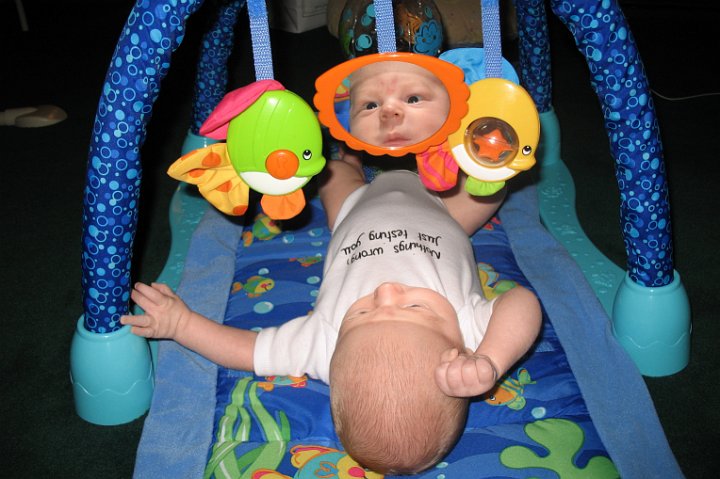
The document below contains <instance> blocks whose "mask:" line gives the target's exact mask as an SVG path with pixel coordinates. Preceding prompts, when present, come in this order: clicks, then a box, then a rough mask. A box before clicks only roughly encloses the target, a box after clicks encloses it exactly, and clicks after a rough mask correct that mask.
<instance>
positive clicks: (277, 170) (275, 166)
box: [265, 150, 300, 180]
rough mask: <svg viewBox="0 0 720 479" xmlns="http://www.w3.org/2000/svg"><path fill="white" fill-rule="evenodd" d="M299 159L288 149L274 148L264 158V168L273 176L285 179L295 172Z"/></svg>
mask: <svg viewBox="0 0 720 479" xmlns="http://www.w3.org/2000/svg"><path fill="white" fill-rule="evenodd" d="M299 166H300V161H299V160H298V157H297V155H295V153H293V152H292V151H290V150H275V151H273V152H272V153H270V154H269V155H268V156H267V158H266V159H265V168H266V169H267V171H268V173H270V174H271V175H272V176H273V178H277V179H278V180H287V179H288V178H292V177H293V176H295V173H297V170H298V167H299Z"/></svg>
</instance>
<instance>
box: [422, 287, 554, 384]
mask: <svg viewBox="0 0 720 479" xmlns="http://www.w3.org/2000/svg"><path fill="white" fill-rule="evenodd" d="M541 322H542V313H541V311H540V303H539V302H538V300H537V298H536V297H535V295H534V294H533V293H531V292H530V291H529V290H527V289H525V288H523V287H522V286H516V287H515V288H513V289H511V290H510V291H508V292H506V293H504V294H502V295H501V296H500V297H498V298H497V299H496V300H495V304H494V307H493V313H492V316H491V317H490V322H489V323H488V328H487V331H486V333H485V337H483V340H482V341H481V343H480V345H479V346H478V348H477V350H476V351H475V352H472V351H471V350H466V351H462V352H461V351H458V350H457V349H451V350H448V351H445V352H444V353H443V355H442V357H441V359H440V361H441V363H440V366H438V368H437V370H436V372H435V380H436V382H437V384H438V386H439V387H440V389H441V390H442V391H443V392H444V393H445V394H447V395H448V396H455V397H474V396H479V395H480V394H483V393H485V392H487V391H489V390H490V389H491V388H492V387H493V386H494V385H495V382H496V381H497V379H499V378H500V377H501V376H502V375H503V374H505V373H506V372H507V371H508V369H510V367H511V366H512V365H513V364H515V363H516V362H517V361H518V360H519V359H520V358H521V357H522V356H523V355H524V354H525V353H526V352H527V351H528V349H530V346H532V344H533V342H534V341H535V339H536V338H537V335H538V333H539V331H540V325H541Z"/></svg>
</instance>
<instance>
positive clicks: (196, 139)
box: [182, 130, 218, 155]
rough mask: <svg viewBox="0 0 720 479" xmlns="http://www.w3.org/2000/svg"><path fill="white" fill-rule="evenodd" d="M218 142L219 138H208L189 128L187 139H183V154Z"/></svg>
mask: <svg viewBox="0 0 720 479" xmlns="http://www.w3.org/2000/svg"><path fill="white" fill-rule="evenodd" d="M217 142H218V140H214V139H212V138H208V137H207V136H200V135H196V134H195V133H193V132H192V131H190V130H188V132H187V135H186V136H185V141H183V145H182V154H183V155H184V154H186V153H190V152H191V151H193V150H197V149H198V148H205V147H206V146H210V145H212V144H213V143H217Z"/></svg>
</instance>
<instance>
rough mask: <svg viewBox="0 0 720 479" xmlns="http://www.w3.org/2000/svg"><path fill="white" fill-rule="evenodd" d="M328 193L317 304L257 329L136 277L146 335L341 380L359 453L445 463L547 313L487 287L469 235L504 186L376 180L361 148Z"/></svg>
mask: <svg viewBox="0 0 720 479" xmlns="http://www.w3.org/2000/svg"><path fill="white" fill-rule="evenodd" d="M324 173H325V174H324V178H322V183H321V185H320V197H321V200H322V203H323V206H324V208H325V211H326V213H327V218H328V225H329V227H330V229H331V230H332V232H333V234H332V238H331V241H330V244H329V247H328V252H327V255H326V258H325V265H324V273H323V274H324V278H323V282H322V286H321V287H320V292H319V294H318V297H317V301H316V304H315V309H314V311H313V312H312V314H309V315H307V316H303V317H300V318H295V319H293V320H291V321H289V322H287V323H285V324H283V325H282V326H279V327H271V328H265V329H263V330H261V331H260V332H259V333H256V332H253V331H246V330H241V329H238V328H233V327H228V326H223V325H220V324H218V323H215V322H214V321H212V320H210V319H207V318H204V317H202V316H200V315H199V314H197V313H195V312H193V311H191V310H190V309H188V307H187V306H186V305H185V304H184V303H183V302H182V300H181V299H180V298H179V297H178V296H176V295H175V294H174V293H173V292H172V291H171V290H170V289H169V288H168V287H167V286H165V285H161V284H153V285H152V286H148V285H144V284H137V285H136V287H135V289H134V290H133V292H132V298H133V300H134V301H135V302H136V303H137V304H138V305H139V306H140V307H142V308H143V310H144V311H145V314H144V315H139V316H124V317H123V318H122V322H123V324H129V325H132V331H133V332H134V333H135V334H138V335H141V336H144V337H148V338H170V339H173V340H175V341H177V342H178V343H180V344H182V345H184V346H186V347H188V348H190V349H192V350H194V351H196V352H198V353H199V354H201V355H203V356H205V357H207V358H208V359H210V360H212V361H214V362H216V363H218V364H221V365H223V366H225V367H228V368H233V369H242V370H246V371H254V372H255V373H256V374H258V375H296V376H299V375H302V374H308V375H309V376H311V377H314V378H318V379H320V380H323V381H325V382H326V383H328V384H329V385H330V396H331V407H332V414H333V420H334V422H335V426H336V429H337V433H338V436H339V437H340V440H341V442H342V444H343V446H344V447H345V449H346V451H347V452H348V454H349V455H350V456H351V457H353V458H354V459H355V460H356V461H358V462H359V463H360V464H361V465H363V466H365V467H367V468H369V469H372V470H374V471H376V472H380V473H386V474H388V473H394V474H404V473H415V472H419V471H422V470H424V469H427V468H428V467H431V466H433V465H434V464H435V463H437V462H438V461H439V460H440V459H441V458H442V457H443V456H444V455H445V454H446V453H447V452H448V451H449V450H450V448H451V447H452V446H453V444H454V443H455V442H456V440H457V438H458V437H459V435H460V434H461V433H462V431H463V428H464V424H465V417H466V414H467V407H468V398H472V397H475V396H478V395H480V394H482V393H484V392H487V391H488V390H490V389H491V388H492V387H493V386H494V384H495V383H496V381H497V380H498V379H499V378H500V377H501V376H502V375H503V374H505V372H506V371H507V370H508V369H509V368H510V367H511V366H512V365H513V364H514V363H515V362H517V361H518V360H519V359H520V358H521V357H522V356H523V355H524V354H525V353H526V352H527V350H528V349H529V348H530V346H531V345H532V344H533V342H534V341H535V338H536V336H537V334H538V331H539V328H540V323H541V313H540V307H539V304H538V301H537V299H536V298H535V296H534V295H533V294H532V293H531V292H530V291H528V290H527V289H525V288H522V287H520V286H517V287H515V288H514V289H512V290H510V291H508V292H506V293H504V294H503V295H501V296H499V297H497V298H495V299H493V300H490V301H488V300H487V299H485V298H484V297H483V296H482V289H481V286H480V283H479V279H478V275H477V265H476V262H475V259H474V257H473V251H472V246H471V243H470V241H469V239H468V235H470V234H472V233H474V232H475V231H476V230H477V229H478V228H480V227H481V226H482V225H483V224H484V223H485V222H486V221H487V220H488V219H490V217H491V216H492V215H493V214H494V213H495V211H496V210H497V208H498V207H499V205H500V203H501V201H502V199H503V192H501V193H499V194H496V195H495V196H491V197H473V196H470V195H468V194H467V193H466V192H465V190H464V188H463V183H464V179H462V180H461V181H460V182H459V184H458V185H457V186H456V187H455V188H454V189H453V190H451V191H449V192H445V193H442V194H437V193H433V192H430V191H428V190H426V189H425V188H424V187H423V185H422V184H421V182H420V180H419V178H418V176H417V175H416V174H415V173H412V172H408V171H393V172H387V173H383V174H381V175H379V176H378V177H377V178H376V179H375V180H374V181H373V182H372V183H371V184H369V185H368V184H366V183H365V178H364V176H363V171H362V166H361V164H360V163H359V162H358V161H357V160H356V159H354V158H353V157H348V158H345V159H342V160H337V161H332V162H329V163H328V166H327V168H326V170H325V172H324Z"/></svg>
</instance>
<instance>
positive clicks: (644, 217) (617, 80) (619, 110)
mask: <svg viewBox="0 0 720 479" xmlns="http://www.w3.org/2000/svg"><path fill="white" fill-rule="evenodd" d="M550 6H551V9H552V11H553V13H554V14H555V15H557V16H558V18H559V19H560V20H561V21H562V22H563V24H565V26H567V28H568V29H569V30H570V32H571V33H572V35H573V37H574V39H575V43H576V45H577V48H578V50H579V51H580V52H581V53H582V54H583V55H584V57H585V60H586V62H587V65H588V68H589V70H590V77H591V83H592V87H593V89H594V90H595V93H596V94H597V96H598V99H599V101H600V106H601V108H602V112H603V116H604V121H605V128H606V131H607V134H608V139H609V142H610V149H611V153H612V156H613V158H614V159H615V167H616V179H617V183H618V188H619V191H620V202H621V203H620V220H621V225H622V233H623V237H624V241H625V250H626V252H627V257H628V259H627V272H628V275H629V277H630V279H631V280H632V281H633V282H635V283H637V284H639V285H641V286H645V287H660V286H666V285H668V284H670V283H671V282H672V281H673V279H674V269H673V244H672V229H671V222H670V204H669V198H668V186H667V181H666V176H665V162H664V158H663V149H662V143H661V140H660V132H659V127H658V123H657V118H656V115H655V108H654V105H653V100H652V96H651V94H650V87H649V85H648V80H647V77H646V75H645V68H644V66H643V64H642V61H641V59H640V54H639V52H638V49H637V46H636V44H635V40H634V38H633V36H632V33H631V31H630V27H629V25H628V23H627V20H626V19H625V16H624V15H623V13H622V10H621V9H620V7H619V5H618V4H617V2H616V0H602V1H596V0H552V1H551V2H550ZM516 7H517V11H518V27H519V28H518V30H519V36H520V52H521V55H520V59H521V68H520V69H521V79H522V83H523V85H524V86H525V87H526V88H527V89H528V91H529V92H530V94H531V96H532V97H533V99H534V100H535V103H536V105H537V107H538V110H539V111H540V112H546V111H549V110H550V109H551V108H552V103H551V99H552V91H551V90H552V88H551V76H550V51H549V41H548V33H547V21H546V18H545V7H544V4H543V2H542V1H541V0H516Z"/></svg>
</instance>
